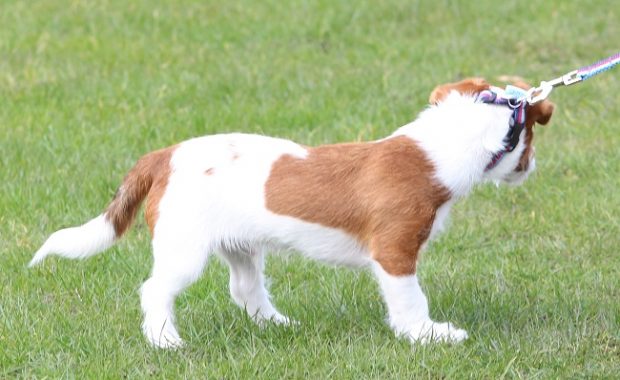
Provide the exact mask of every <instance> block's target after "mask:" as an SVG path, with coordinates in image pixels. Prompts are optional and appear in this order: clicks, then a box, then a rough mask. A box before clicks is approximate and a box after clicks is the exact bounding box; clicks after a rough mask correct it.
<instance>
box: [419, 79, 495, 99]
mask: <svg viewBox="0 0 620 380" xmlns="http://www.w3.org/2000/svg"><path fill="white" fill-rule="evenodd" d="M489 88H490V85H489V84H488V83H487V81H486V80H484V79H483V78H467V79H464V80H462V81H460V82H454V83H446V84H442V85H439V86H437V87H435V89H434V90H433V92H431V96H430V97H429V98H428V102H429V103H430V104H437V103H439V102H441V101H442V100H444V99H445V97H446V96H448V95H449V94H450V92H452V91H456V92H458V93H461V94H472V95H473V94H478V93H480V92H482V91H484V90H488V89H489Z"/></svg>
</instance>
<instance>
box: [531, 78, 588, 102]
mask: <svg viewBox="0 0 620 380" xmlns="http://www.w3.org/2000/svg"><path fill="white" fill-rule="evenodd" d="M582 80H583V78H582V77H581V75H579V70H574V71H571V72H570V73H567V74H564V75H562V76H561V77H557V78H555V79H552V80H550V81H542V82H540V86H538V87H532V88H530V89H529V90H528V91H527V94H526V95H525V100H526V101H527V102H528V104H530V105H532V104H536V103H538V102H541V101H543V100H545V99H547V97H548V96H549V94H551V91H552V90H553V89H554V88H555V87H558V86H570V85H571V84H575V83H578V82H581V81H582Z"/></svg>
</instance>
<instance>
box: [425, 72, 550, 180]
mask: <svg viewBox="0 0 620 380" xmlns="http://www.w3.org/2000/svg"><path fill="white" fill-rule="evenodd" d="M509 81H510V82H512V84H513V85H514V86H516V87H519V88H521V89H524V90H528V89H530V88H531V86H530V85H529V84H527V83H525V82H524V81H523V80H521V79H520V78H510V79H509ZM491 88H492V86H491V85H490V84H489V83H488V82H487V81H486V80H484V79H482V78H468V79H465V80H462V81H460V82H455V83H447V84H443V85H439V86H437V87H435V89H434V90H433V92H432V93H431V95H430V97H429V102H430V103H431V104H437V103H439V102H441V101H442V100H443V99H444V98H446V97H447V96H448V95H449V94H450V93H451V92H453V91H456V92H458V93H461V94H471V95H476V94H478V93H480V92H482V91H484V90H489V89H491ZM554 108H555V106H554V104H553V103H551V102H550V101H548V100H543V101H541V102H538V103H536V104H533V105H530V104H527V105H526V107H525V128H524V130H523V132H522V135H521V139H522V141H523V143H524V146H525V148H524V149H523V150H522V151H521V155H520V157H518V159H515V160H511V161H512V162H514V163H515V164H514V165H511V167H510V168H508V170H507V171H504V172H502V173H500V175H499V177H498V178H495V179H499V180H501V181H503V182H506V183H508V184H515V185H518V184H521V183H522V182H523V181H524V180H525V179H526V178H527V177H528V176H529V174H530V173H531V172H533V171H534V169H535V168H536V160H535V154H534V153H535V149H534V124H541V125H545V124H547V123H548V122H549V120H550V119H551V115H552V114H553V110H554Z"/></svg>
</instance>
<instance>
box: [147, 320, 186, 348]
mask: <svg viewBox="0 0 620 380" xmlns="http://www.w3.org/2000/svg"><path fill="white" fill-rule="evenodd" d="M142 331H143V332H144V335H145V336H146V339H147V340H148V341H149V343H150V344H151V345H152V346H154V347H157V348H164V349H177V348H181V347H183V339H181V337H180V336H179V333H178V332H177V330H176V329H175V328H174V326H173V325H172V324H170V323H164V324H163V325H162V324H147V323H144V324H143V325H142Z"/></svg>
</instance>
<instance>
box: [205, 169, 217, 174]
mask: <svg viewBox="0 0 620 380" xmlns="http://www.w3.org/2000/svg"><path fill="white" fill-rule="evenodd" d="M214 172H215V169H214V168H209V169H207V170H205V175H213V173H214Z"/></svg>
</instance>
